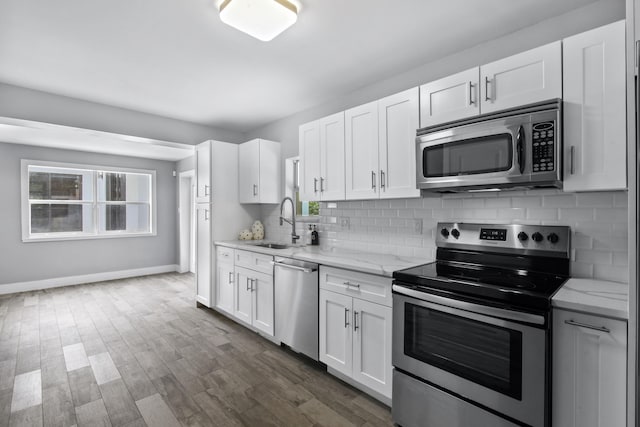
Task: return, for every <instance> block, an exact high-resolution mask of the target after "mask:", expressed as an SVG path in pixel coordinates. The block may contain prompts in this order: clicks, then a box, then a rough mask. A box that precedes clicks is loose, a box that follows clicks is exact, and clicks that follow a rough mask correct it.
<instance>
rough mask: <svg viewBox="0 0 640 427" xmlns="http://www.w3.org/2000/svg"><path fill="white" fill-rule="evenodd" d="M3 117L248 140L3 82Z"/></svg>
mask: <svg viewBox="0 0 640 427" xmlns="http://www.w3.org/2000/svg"><path fill="white" fill-rule="evenodd" d="M0 116H2V117H12V118H17V119H24V120H34V121H38V122H45V123H55V124H59V125H65V126H74V127H79V128H86V129H94V130H100V131H104V132H113V133H121V134H124V135H133V136H140V137H145V138H152V139H160V140H164V141H172V142H181V143H184V144H192V145H193V144H198V143H200V142H202V141H206V140H207V139H217V140H220V141H228V142H236V143H238V142H243V141H245V139H244V137H243V135H242V134H240V133H237V132H230V131H226V130H224V129H217V128H213V127H208V126H203V125H199V124H195V123H189V122H184V121H180V120H174V119H169V118H166V117H160V116H155V115H152V114H146V113H141V112H138V111H133V110H127V109H124V108H118V107H111V106H108V105H104V104H97V103H94V102H88V101H82V100H80V99H75V98H69V97H66V96H60V95H54V94H51V93H47V92H41V91H37V90H32V89H26V88H23V87H18V86H12V85H8V84H4V83H0Z"/></svg>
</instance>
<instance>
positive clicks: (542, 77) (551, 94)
mask: <svg viewBox="0 0 640 427" xmlns="http://www.w3.org/2000/svg"><path fill="white" fill-rule="evenodd" d="M561 43H562V42H560V41H557V42H553V43H550V44H547V45H544V46H540V47H538V48H535V49H531V50H528V51H526V52H522V53H519V54H517V55H513V56H510V57H508V58H504V59H501V60H499V61H495V62H492V63H490V64H487V65H483V66H481V67H480V105H481V106H480V111H481V112H482V113H489V112H492V111H499V110H504V109H506V108H512V107H517V106H520V105H527V104H531V103H534V102H540V101H546V100H548V99H553V98H562V47H561V46H562V44H561Z"/></svg>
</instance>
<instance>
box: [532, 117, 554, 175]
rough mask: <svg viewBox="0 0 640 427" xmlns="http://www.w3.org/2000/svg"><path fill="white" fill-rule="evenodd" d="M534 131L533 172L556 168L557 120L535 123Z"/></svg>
mask: <svg viewBox="0 0 640 427" xmlns="http://www.w3.org/2000/svg"><path fill="white" fill-rule="evenodd" d="M532 133H533V159H532V162H531V163H532V166H533V172H547V171H553V170H555V168H556V158H555V156H556V155H555V153H556V150H555V148H556V147H555V141H556V126H555V122H554V121H553V120H552V121H548V122H540V123H534V124H533V126H532Z"/></svg>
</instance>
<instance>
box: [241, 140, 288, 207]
mask: <svg viewBox="0 0 640 427" xmlns="http://www.w3.org/2000/svg"><path fill="white" fill-rule="evenodd" d="M238 156H239V162H238V168H239V171H238V173H239V178H238V192H239V194H238V197H239V199H240V203H280V199H281V196H280V188H281V179H282V177H281V167H282V166H281V162H282V160H281V158H280V143H279V142H274V141H267V140H266V139H254V140H251V141H248V142H245V143H244V144H240V147H239V153H238Z"/></svg>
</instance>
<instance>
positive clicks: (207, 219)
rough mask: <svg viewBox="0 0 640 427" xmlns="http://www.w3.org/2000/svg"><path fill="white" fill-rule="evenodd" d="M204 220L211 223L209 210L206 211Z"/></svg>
mask: <svg viewBox="0 0 640 427" xmlns="http://www.w3.org/2000/svg"><path fill="white" fill-rule="evenodd" d="M204 220H205V221H209V209H205V210H204Z"/></svg>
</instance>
